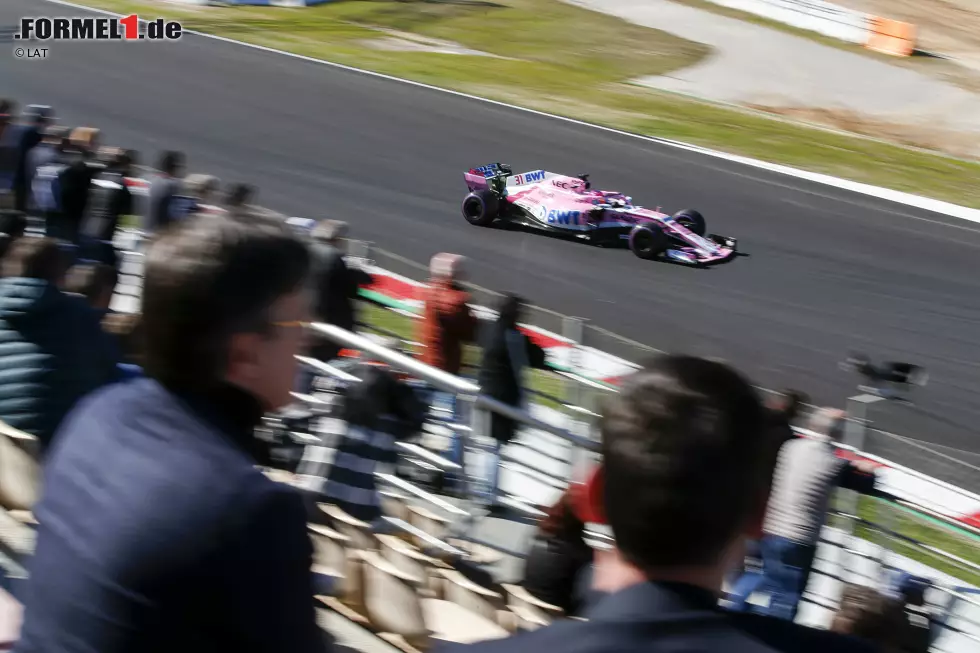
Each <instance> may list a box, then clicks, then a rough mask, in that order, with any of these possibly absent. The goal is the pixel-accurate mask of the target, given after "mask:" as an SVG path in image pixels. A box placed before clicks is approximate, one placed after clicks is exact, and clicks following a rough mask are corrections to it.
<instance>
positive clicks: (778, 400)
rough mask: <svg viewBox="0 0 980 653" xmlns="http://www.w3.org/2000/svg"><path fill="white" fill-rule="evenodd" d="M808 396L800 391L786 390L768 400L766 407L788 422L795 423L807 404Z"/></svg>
mask: <svg viewBox="0 0 980 653" xmlns="http://www.w3.org/2000/svg"><path fill="white" fill-rule="evenodd" d="M807 399H808V397H807V395H806V394H805V393H803V392H800V391H799V390H791V389H790V390H784V391H782V392H780V393H778V394H776V395H773V396H771V397H769V398H768V400H767V401H766V405H767V406H768V407H769V408H770V409H771V410H772V411H773V412H774V413H776V414H777V415H779V416H780V417H781V418H782V419H784V420H785V421H786V422H790V423H791V422H793V421H794V420H795V419H796V418H797V417H799V415H800V411H801V410H802V409H803V406H804V405H805V404H806V402H807Z"/></svg>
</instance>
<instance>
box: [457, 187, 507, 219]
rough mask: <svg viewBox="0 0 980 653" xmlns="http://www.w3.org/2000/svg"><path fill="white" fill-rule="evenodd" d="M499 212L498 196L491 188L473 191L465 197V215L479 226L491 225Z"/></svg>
mask: <svg viewBox="0 0 980 653" xmlns="http://www.w3.org/2000/svg"><path fill="white" fill-rule="evenodd" d="M499 212H500V204H499V202H498V200H497V196H496V195H494V194H493V193H492V192H491V191H489V190H486V189H483V190H477V191H473V192H472V193H470V194H469V195H467V196H466V197H465V198H463V217H464V218H466V221H467V222H469V223H470V224H472V225H476V226H477V227H489V226H490V225H491V224H492V223H493V221H494V220H496V219H497V215H498V213H499Z"/></svg>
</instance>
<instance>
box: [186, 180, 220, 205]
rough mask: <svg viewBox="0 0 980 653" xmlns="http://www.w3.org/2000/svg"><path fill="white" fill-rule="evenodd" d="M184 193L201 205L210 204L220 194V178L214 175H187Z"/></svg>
mask: <svg viewBox="0 0 980 653" xmlns="http://www.w3.org/2000/svg"><path fill="white" fill-rule="evenodd" d="M184 192H185V194H186V195H187V196H189V197H193V198H194V199H195V200H197V201H198V202H200V203H201V204H208V203H209V202H210V201H211V199H212V198H213V197H214V195H215V194H216V193H217V192H218V178H217V177H215V176H213V175H202V174H194V175H187V177H186V178H185V179H184Z"/></svg>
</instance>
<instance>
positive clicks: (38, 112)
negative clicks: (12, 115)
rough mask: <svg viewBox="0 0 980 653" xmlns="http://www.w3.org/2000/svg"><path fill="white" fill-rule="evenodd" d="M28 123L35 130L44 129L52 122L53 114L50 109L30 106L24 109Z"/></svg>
mask: <svg viewBox="0 0 980 653" xmlns="http://www.w3.org/2000/svg"><path fill="white" fill-rule="evenodd" d="M25 113H26V114H27V118H28V122H29V123H30V124H31V125H33V126H34V127H36V128H37V129H42V130H43V129H44V128H45V127H47V126H48V125H49V124H51V122H53V121H54V112H53V111H52V110H51V107H47V106H38V105H31V106H29V107H27V108H26V109H25Z"/></svg>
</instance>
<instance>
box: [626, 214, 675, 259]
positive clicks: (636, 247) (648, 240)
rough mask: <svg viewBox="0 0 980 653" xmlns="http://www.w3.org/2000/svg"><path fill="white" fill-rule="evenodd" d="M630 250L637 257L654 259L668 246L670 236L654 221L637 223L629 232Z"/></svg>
mask: <svg viewBox="0 0 980 653" xmlns="http://www.w3.org/2000/svg"><path fill="white" fill-rule="evenodd" d="M629 243H630V250H632V252H633V254H635V255H636V256H637V257H639V258H642V259H646V260H650V259H655V258H657V257H658V256H660V255H661V254H663V253H664V252H666V251H667V248H669V247H670V236H668V235H667V234H666V232H664V230H663V228H662V227H661V226H660V225H659V224H657V223H656V222H650V223H647V224H639V225H636V226H635V227H633V230H632V231H631V232H630V240H629Z"/></svg>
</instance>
